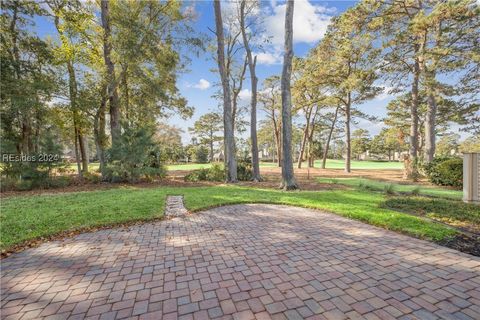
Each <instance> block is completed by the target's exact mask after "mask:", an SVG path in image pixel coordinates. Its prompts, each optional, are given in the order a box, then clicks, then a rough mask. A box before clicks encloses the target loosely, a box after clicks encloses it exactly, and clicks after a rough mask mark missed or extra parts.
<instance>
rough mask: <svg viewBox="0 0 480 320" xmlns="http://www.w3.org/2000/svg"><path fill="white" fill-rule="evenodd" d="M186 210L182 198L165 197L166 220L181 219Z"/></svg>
mask: <svg viewBox="0 0 480 320" xmlns="http://www.w3.org/2000/svg"><path fill="white" fill-rule="evenodd" d="M187 213H188V210H187V209H186V208H185V206H184V204H183V196H167V201H166V205H165V216H166V217H167V218H175V217H183V216H185V215H186V214H187Z"/></svg>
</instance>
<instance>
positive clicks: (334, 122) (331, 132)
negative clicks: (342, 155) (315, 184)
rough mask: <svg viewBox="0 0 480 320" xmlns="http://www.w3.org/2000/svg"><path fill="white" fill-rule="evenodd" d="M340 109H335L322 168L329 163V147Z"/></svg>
mask: <svg viewBox="0 0 480 320" xmlns="http://www.w3.org/2000/svg"><path fill="white" fill-rule="evenodd" d="M338 109H339V108H338V107H337V108H336V109H335V116H333V120H332V125H331V126H330V130H329V131H328V137H327V142H326V143H325V150H323V158H322V169H325V167H326V165H327V156H328V148H329V147H330V140H331V139H332V134H333V130H334V129H335V124H336V122H337V116H338Z"/></svg>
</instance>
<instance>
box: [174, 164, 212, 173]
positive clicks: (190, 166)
mask: <svg viewBox="0 0 480 320" xmlns="http://www.w3.org/2000/svg"><path fill="white" fill-rule="evenodd" d="M211 166H212V164H211V163H186V164H170V165H167V170H170V171H177V170H197V169H203V168H210V167H211Z"/></svg>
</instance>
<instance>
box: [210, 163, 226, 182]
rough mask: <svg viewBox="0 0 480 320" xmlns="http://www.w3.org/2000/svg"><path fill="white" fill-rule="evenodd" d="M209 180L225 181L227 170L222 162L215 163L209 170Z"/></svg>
mask: <svg viewBox="0 0 480 320" xmlns="http://www.w3.org/2000/svg"><path fill="white" fill-rule="evenodd" d="M207 180H208V181H223V180H225V170H224V169H223V167H222V166H221V165H220V164H218V163H217V164H213V165H212V166H211V167H210V169H208V172H207Z"/></svg>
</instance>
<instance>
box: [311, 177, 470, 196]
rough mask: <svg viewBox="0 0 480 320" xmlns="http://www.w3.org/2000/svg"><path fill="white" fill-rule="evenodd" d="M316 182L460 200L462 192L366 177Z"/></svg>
mask: <svg viewBox="0 0 480 320" xmlns="http://www.w3.org/2000/svg"><path fill="white" fill-rule="evenodd" d="M318 182H322V183H338V184H342V185H346V186H350V187H354V188H357V189H369V190H374V191H384V190H385V189H386V188H390V189H391V190H392V191H394V192H399V193H412V192H413V193H416V194H419V195H425V196H433V197H441V198H449V199H457V200H461V199H462V196H463V193H462V191H460V190H453V189H448V188H442V187H430V186H420V185H414V184H400V183H393V182H392V183H391V182H384V181H377V180H372V179H366V178H318Z"/></svg>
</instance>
